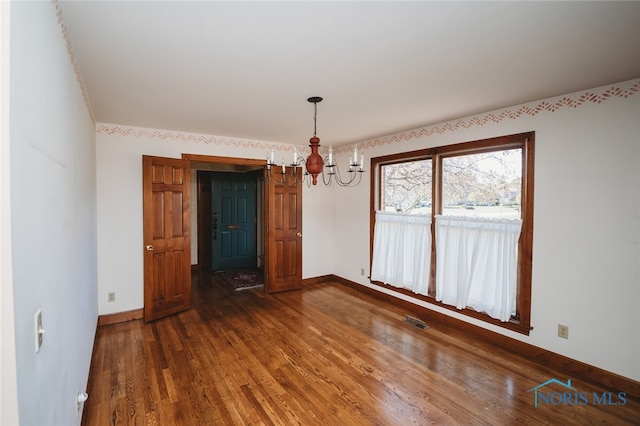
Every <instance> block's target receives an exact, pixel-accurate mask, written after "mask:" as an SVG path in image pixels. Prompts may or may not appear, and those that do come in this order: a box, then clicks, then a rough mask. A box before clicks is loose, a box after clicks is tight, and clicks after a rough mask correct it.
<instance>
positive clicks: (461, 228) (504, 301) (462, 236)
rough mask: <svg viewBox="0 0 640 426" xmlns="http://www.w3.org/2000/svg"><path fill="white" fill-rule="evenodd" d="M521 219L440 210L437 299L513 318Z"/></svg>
mask: <svg viewBox="0 0 640 426" xmlns="http://www.w3.org/2000/svg"><path fill="white" fill-rule="evenodd" d="M521 228H522V221H521V220H519V219H490V218H477V217H458V216H441V215H437V216H436V300H438V301H441V302H443V303H446V304H449V305H454V306H455V307H457V308H458V309H463V308H465V307H467V306H469V307H472V308H473V309H475V310H477V311H479V312H486V313H487V314H489V315H490V316H491V317H493V318H497V319H499V320H501V321H509V318H510V317H511V312H512V310H513V304H514V300H515V299H514V298H515V292H516V273H517V262H516V259H517V244H518V238H519V236H520V230H521Z"/></svg>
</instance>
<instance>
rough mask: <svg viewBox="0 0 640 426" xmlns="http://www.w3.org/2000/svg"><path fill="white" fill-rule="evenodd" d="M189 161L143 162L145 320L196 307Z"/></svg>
mask: <svg viewBox="0 0 640 426" xmlns="http://www.w3.org/2000/svg"><path fill="white" fill-rule="evenodd" d="M190 180H191V179H190V165H189V161H187V160H182V159H173V158H161V157H150V156H143V157H142V187H143V206H142V209H143V222H144V223H143V234H144V245H143V247H141V249H142V250H143V251H144V319H145V321H151V320H155V319H158V318H162V317H164V316H167V315H171V314H175V313H177V312H181V311H184V310H186V309H189V308H190V307H191V247H190V244H191V242H190V237H189V194H190V192H189V191H190V188H189V184H190Z"/></svg>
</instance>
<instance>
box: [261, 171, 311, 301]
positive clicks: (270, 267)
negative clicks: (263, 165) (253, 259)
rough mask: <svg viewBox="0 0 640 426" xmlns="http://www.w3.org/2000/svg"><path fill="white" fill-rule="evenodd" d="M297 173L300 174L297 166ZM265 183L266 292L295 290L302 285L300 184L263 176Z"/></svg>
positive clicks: (288, 173) (288, 174) (288, 172)
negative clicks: (283, 182)
mask: <svg viewBox="0 0 640 426" xmlns="http://www.w3.org/2000/svg"><path fill="white" fill-rule="evenodd" d="M298 173H299V177H300V174H301V170H300V169H298ZM287 176H288V177H289V178H290V167H287ZM288 183H289V184H292V183H293V182H288ZM265 185H267V189H266V191H265V192H266V194H267V197H266V198H265V204H266V205H265V216H266V217H265V224H266V228H267V229H266V245H265V264H266V276H265V284H266V285H265V291H267V292H268V293H275V292H278V291H285V290H297V289H300V288H301V287H302V185H301V184H298V185H296V186H286V185H277V184H276V183H275V182H274V181H273V180H272V181H267V180H266V179H265Z"/></svg>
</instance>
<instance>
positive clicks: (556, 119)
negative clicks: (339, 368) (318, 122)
mask: <svg viewBox="0 0 640 426" xmlns="http://www.w3.org/2000/svg"><path fill="white" fill-rule="evenodd" d="M612 87H615V88H618V89H620V90H622V92H616V91H615V90H613V89H612ZM592 95H593V96H592ZM552 110H553V111H552ZM531 130H533V131H535V132H536V153H535V200H534V204H535V211H534V238H533V245H534V251H533V282H532V303H531V311H532V314H531V323H532V326H533V327H534V329H533V331H532V332H531V334H530V336H528V337H527V336H524V335H522V334H519V333H515V332H511V331H508V330H504V329H502V328H500V327H495V326H491V325H488V324H485V323H483V322H481V321H477V320H473V319H470V318H467V317H465V316H463V315H459V314H457V313H456V312H451V311H448V310H445V309H440V308H438V307H435V306H432V305H430V304H428V303H423V302H419V301H416V300H414V302H415V303H417V304H419V305H421V306H426V307H427V308H431V309H434V310H436V311H439V312H442V313H444V314H446V315H451V316H453V317H456V318H460V319H463V320H465V321H468V322H471V323H473V324H477V325H480V326H481V327H485V328H487V329H490V330H493V331H496V332H498V333H501V334H505V335H508V336H510V337H513V338H515V339H519V340H522V341H525V342H527V343H530V344H532V345H535V346H538V347H542V348H545V349H548V350H550V351H553V352H556V353H559V354H562V355H565V356H568V357H570V358H573V359H577V360H580V361H582V362H585V363H588V364H591V365H594V366H597V367H600V368H603V369H605V370H608V371H612V372H614V373H617V374H620V375H622V376H625V377H629V378H631V379H635V380H640V362H638V360H640V332H639V331H638V330H640V316H639V315H638V314H637V310H638V306H639V305H640V266H639V265H640V262H639V259H640V249H639V247H640V246H639V242H640V141H639V136H638V135H640V79H639V80H634V81H630V82H623V83H619V84H615V85H612V86H606V87H602V88H597V89H593V90H590V91H589V92H580V93H574V94H570V95H567V96H562V97H558V98H553V99H547V100H546V102H542V101H540V102H532V103H530V104H527V105H521V106H514V107H512V108H507V109H505V110H500V111H495V112H494V113H493V117H490V116H489V114H480V115H477V116H474V117H467V118H464V119H462V120H459V121H453V122H450V123H442V124H438V125H435V126H431V127H426V128H424V129H417V130H416V131H414V132H405V133H400V134H396V135H391V136H389V137H385V138H380V139H376V140H369V141H365V142H364V143H361V144H359V147H360V149H361V150H363V151H364V153H365V155H366V156H367V157H368V158H371V157H377V156H382V155H387V154H392V153H398V152H404V151H412V150H416V149H421V148H427V147H433V146H441V145H447V144H452V143H457V142H466V141H471V140H477V139H483V138H489V137H494V136H501V135H508V134H513V133H520V132H526V131H531ZM369 190H370V187H369V185H365V186H360V187H357V188H353V189H342V188H340V189H338V190H336V193H335V212H334V225H335V228H334V229H335V236H336V240H335V245H334V246H333V249H332V251H333V253H334V270H333V273H335V274H336V275H339V276H342V277H344V278H347V279H350V280H352V281H356V282H358V283H360V284H362V285H366V286H371V284H369V282H368V281H367V279H366V278H363V277H362V276H360V267H362V266H363V265H367V272H368V265H369V218H368V214H369V210H368V207H369ZM344 235H350V236H351V237H350V238H349V240H348V241H349V243H346V242H345V241H343V240H342V239H339V238H338V236H344ZM371 287H374V288H376V289H378V290H380V291H384V292H388V291H387V290H385V289H381V288H380V287H376V286H371ZM402 298H403V299H406V300H411V299H410V298H408V297H404V296H402ZM559 323H561V324H566V325H568V326H569V327H570V331H569V336H570V338H569V339H568V340H565V339H560V338H558V337H557V324H559Z"/></svg>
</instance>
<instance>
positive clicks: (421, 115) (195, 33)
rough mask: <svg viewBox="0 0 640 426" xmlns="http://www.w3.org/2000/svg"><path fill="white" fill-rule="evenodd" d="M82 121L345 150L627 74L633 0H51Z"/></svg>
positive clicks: (631, 60)
mask: <svg viewBox="0 0 640 426" xmlns="http://www.w3.org/2000/svg"><path fill="white" fill-rule="evenodd" d="M59 4H60V7H61V9H62V13H63V20H64V23H65V25H66V27H67V31H68V34H69V37H70V40H71V44H72V47H73V52H74V54H75V59H76V61H77V63H78V65H79V69H80V72H81V74H82V78H83V80H84V83H85V85H86V89H87V92H88V96H89V100H90V103H91V107H92V109H93V112H94V114H95V118H96V120H97V121H98V122H103V123H115V124H124V125H130V126H141V127H151V128H158V129H170V130H177V131H187V132H194V133H205V134H211V135H218V136H227V137H234V138H241V139H258V140H265V141H277V142H285V143H294V144H301V145H305V144H308V141H309V138H310V137H311V136H312V133H313V104H310V103H308V102H307V98H308V97H310V96H322V97H324V101H323V102H322V103H320V104H318V122H317V124H318V136H319V137H320V138H321V141H322V144H323V145H325V146H326V145H328V144H333V145H341V144H346V143H353V142H357V141H361V140H366V139H370V138H373V137H377V136H382V135H386V134H390V133H394V132H397V131H401V130H407V129H413V128H417V127H422V126H426V125H429V124H434V123H439V122H443V121H447V120H451V119H455V118H461V117H465V116H469V115H473V114H477V113H482V112H487V111H490V110H494V109H498V108H503V107H508V106H513V105H517V104H520V103H525V102H530V101H534V100H538V99H543V98H548V97H552V96H557V95H562V94H567V93H571V92H574V91H580V90H584V89H590V88H594V87H598V86H602V85H607V84H610V83H615V82H620V81H624V80H630V79H633V78H637V77H640V24H639V22H640V2H612V1H607V2H365V1H360V2H270V1H262V2H213V1H209V2H205V1H197V2H184V1H143V2H131V1H106V2H104V1H100V2H98V1H82V2H81V1H72V2H67V1H61V2H60V3H59Z"/></svg>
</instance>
